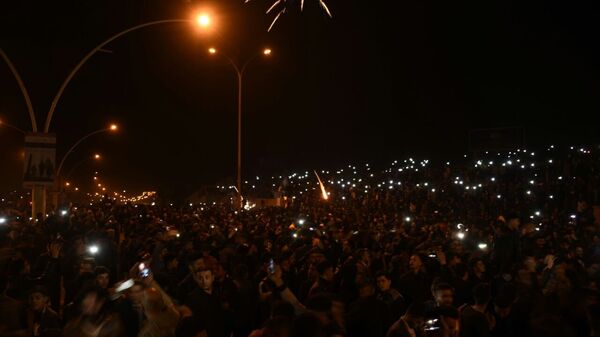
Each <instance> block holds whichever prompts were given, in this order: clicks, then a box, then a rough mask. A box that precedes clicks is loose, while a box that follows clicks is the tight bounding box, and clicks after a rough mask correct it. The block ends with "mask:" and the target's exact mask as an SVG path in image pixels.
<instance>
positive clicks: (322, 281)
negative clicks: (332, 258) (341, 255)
mask: <svg viewBox="0 0 600 337" xmlns="http://www.w3.org/2000/svg"><path fill="white" fill-rule="evenodd" d="M317 271H318V272H319V279H318V280H317V281H316V282H315V283H314V284H313V286H312V287H311V288H310V291H309V293H308V296H309V298H310V297H312V296H315V295H317V294H321V293H328V294H332V293H334V292H335V290H334V284H333V278H334V273H333V265H332V264H331V263H330V262H329V261H327V260H325V261H321V262H320V263H319V264H318V265H317Z"/></svg>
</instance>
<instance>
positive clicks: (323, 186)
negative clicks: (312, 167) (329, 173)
mask: <svg viewBox="0 0 600 337" xmlns="http://www.w3.org/2000/svg"><path fill="white" fill-rule="evenodd" d="M314 172H315V175H316V176H317V180H318V181H319V186H321V193H322V194H323V199H324V200H327V199H329V195H327V190H325V185H323V182H322V181H321V177H319V174H318V173H317V171H314Z"/></svg>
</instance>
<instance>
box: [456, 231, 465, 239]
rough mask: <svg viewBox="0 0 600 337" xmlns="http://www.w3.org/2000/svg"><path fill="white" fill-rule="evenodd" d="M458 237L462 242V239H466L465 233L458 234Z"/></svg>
mask: <svg viewBox="0 0 600 337" xmlns="http://www.w3.org/2000/svg"><path fill="white" fill-rule="evenodd" d="M456 237H457V238H459V239H460V240H462V239H464V238H465V233H463V232H458V233H457V234H456Z"/></svg>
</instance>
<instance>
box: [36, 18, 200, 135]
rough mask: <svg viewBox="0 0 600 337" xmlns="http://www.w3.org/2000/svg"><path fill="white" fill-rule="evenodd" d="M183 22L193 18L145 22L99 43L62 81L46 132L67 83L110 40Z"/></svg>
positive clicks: (46, 124)
mask: <svg viewBox="0 0 600 337" xmlns="http://www.w3.org/2000/svg"><path fill="white" fill-rule="evenodd" d="M177 22H179V23H181V22H191V20H186V19H169V20H158V21H152V22H147V23H143V24H141V25H137V26H135V27H131V28H129V29H126V30H124V31H122V32H120V33H117V34H115V35H113V36H112V37H111V38H109V39H108V40H106V41H104V42H102V43H101V44H99V45H98V46H96V47H95V48H94V49H92V50H91V51H90V52H89V53H87V55H85V56H84V57H83V58H82V59H81V61H79V63H78V64H77V65H76V66H75V68H73V70H71V72H70V73H69V75H68V76H67V78H65V80H64V82H63V83H62V85H61V86H60V88H59V89H58V92H57V93H56V96H54V99H53V100H52V104H51V105H50V110H49V111H48V115H47V116H46V123H45V124H44V132H48V130H50V123H51V122H52V116H53V115H54V110H56V105H57V104H58V101H59V100H60V97H61V96H62V94H63V92H64V91H65V88H66V87H67V85H68V84H69V82H70V81H71V79H72V78H73V76H75V74H76V73H77V71H79V68H81V67H82V66H83V64H84V63H85V62H86V61H87V60H88V59H89V58H90V57H92V56H93V55H94V54H95V53H96V52H98V51H99V50H100V49H102V47H104V46H105V45H107V44H109V43H110V42H112V41H114V40H116V39H118V38H119V37H121V36H123V35H125V34H127V33H130V32H132V31H134V30H138V29H142V28H145V27H148V26H154V25H160V24H163V23H177Z"/></svg>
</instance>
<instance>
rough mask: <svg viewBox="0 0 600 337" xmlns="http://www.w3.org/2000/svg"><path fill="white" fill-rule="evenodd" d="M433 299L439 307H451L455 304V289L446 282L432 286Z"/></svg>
mask: <svg viewBox="0 0 600 337" xmlns="http://www.w3.org/2000/svg"><path fill="white" fill-rule="evenodd" d="M431 288H432V293H433V298H434V299H435V303H436V305H437V306H439V307H442V306H444V307H451V306H452V304H453V303H454V288H453V287H452V286H451V285H450V284H448V283H445V282H439V283H434V284H433V285H432V286H431Z"/></svg>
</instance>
